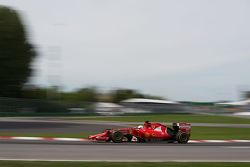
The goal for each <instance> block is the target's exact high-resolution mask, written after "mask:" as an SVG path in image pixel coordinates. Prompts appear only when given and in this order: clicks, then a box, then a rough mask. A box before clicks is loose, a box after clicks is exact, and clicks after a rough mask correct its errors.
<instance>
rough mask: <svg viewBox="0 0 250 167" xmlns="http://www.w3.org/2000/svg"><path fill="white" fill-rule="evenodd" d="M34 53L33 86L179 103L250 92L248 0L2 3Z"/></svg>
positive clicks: (3, 0)
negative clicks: (127, 93)
mask: <svg viewBox="0 0 250 167" xmlns="http://www.w3.org/2000/svg"><path fill="white" fill-rule="evenodd" d="M0 4H1V5H6V6H10V7H12V8H13V9H16V10H18V11H19V13H20V14H21V16H22V19H23V21H24V23H25V25H26V26H27V32H28V34H29V39H30V41H31V43H33V44H34V45H35V47H36V50H37V52H38V57H37V58H36V60H35V62H34V63H33V68H34V70H35V72H34V75H33V77H32V78H31V81H30V82H31V83H33V84H36V85H40V86H51V85H59V86H60V87H62V89H64V90H73V89H77V88H81V87H86V86H92V85H93V86H97V87H98V88H99V89H100V90H110V89H115V88H131V89H137V90H139V91H141V92H142V93H148V94H152V95H158V96H162V97H165V98H167V99H172V100H178V101H183V100H187V101H220V100H229V101H234V100H239V99H240V92H241V91H244V90H250V77H249V76H250V75H249V71H250V1H248V0H216V1H215V0H189V1H187V0H176V1H170V0H169V1H168V0H74V1H69V0H53V1H51V0H36V1H34V0H0Z"/></svg>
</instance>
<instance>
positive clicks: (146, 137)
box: [89, 121, 191, 144]
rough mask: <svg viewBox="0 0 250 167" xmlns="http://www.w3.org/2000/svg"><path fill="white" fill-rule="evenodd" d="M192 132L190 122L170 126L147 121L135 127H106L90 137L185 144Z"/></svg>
mask: <svg viewBox="0 0 250 167" xmlns="http://www.w3.org/2000/svg"><path fill="white" fill-rule="evenodd" d="M190 133H191V124H190V123H185V122H180V123H173V126H172V128H169V127H167V126H165V125H163V124H161V123H150V122H149V121H146V122H145V123H144V125H140V126H138V127H134V128H121V129H106V130H105V131H104V132H103V133H100V134H96V135H91V136H89V139H91V140H96V141H106V142H110V141H112V142H114V143H121V142H124V141H127V142H149V141H167V142H178V143H183V144H184V143H187V142H188V140H189V138H190Z"/></svg>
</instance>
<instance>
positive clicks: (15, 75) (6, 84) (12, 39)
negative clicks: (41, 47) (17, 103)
mask: <svg viewBox="0 0 250 167" xmlns="http://www.w3.org/2000/svg"><path fill="white" fill-rule="evenodd" d="M35 56H36V53H35V51H34V48H33V46H32V45H31V44H30V43H29V41H28V39H27V33H26V31H25V27H24V25H23V23H22V21H21V19H20V16H19V15H18V13H17V12H16V11H15V10H13V9H10V8H8V7H4V6H0V96H6V97H20V96H21V90H22V87H23V85H24V84H25V83H26V82H27V80H28V78H29V76H30V75H31V61H32V60H33V58H34V57H35Z"/></svg>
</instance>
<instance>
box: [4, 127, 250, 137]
mask: <svg viewBox="0 0 250 167" xmlns="http://www.w3.org/2000/svg"><path fill="white" fill-rule="evenodd" d="M96 133H100V132H84V133H60V134H48V133H13V132H0V136H22V137H66V138H68V137H69V138H87V137H88V135H91V134H96ZM249 134H250V128H224V127H192V134H191V139H200V140H205V139H246V140H250V135H249Z"/></svg>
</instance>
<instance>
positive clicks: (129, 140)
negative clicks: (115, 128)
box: [125, 135, 133, 142]
mask: <svg viewBox="0 0 250 167" xmlns="http://www.w3.org/2000/svg"><path fill="white" fill-rule="evenodd" d="M125 137H126V138H127V139H128V142H131V141H132V138H133V136H132V135H126V136H125Z"/></svg>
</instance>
